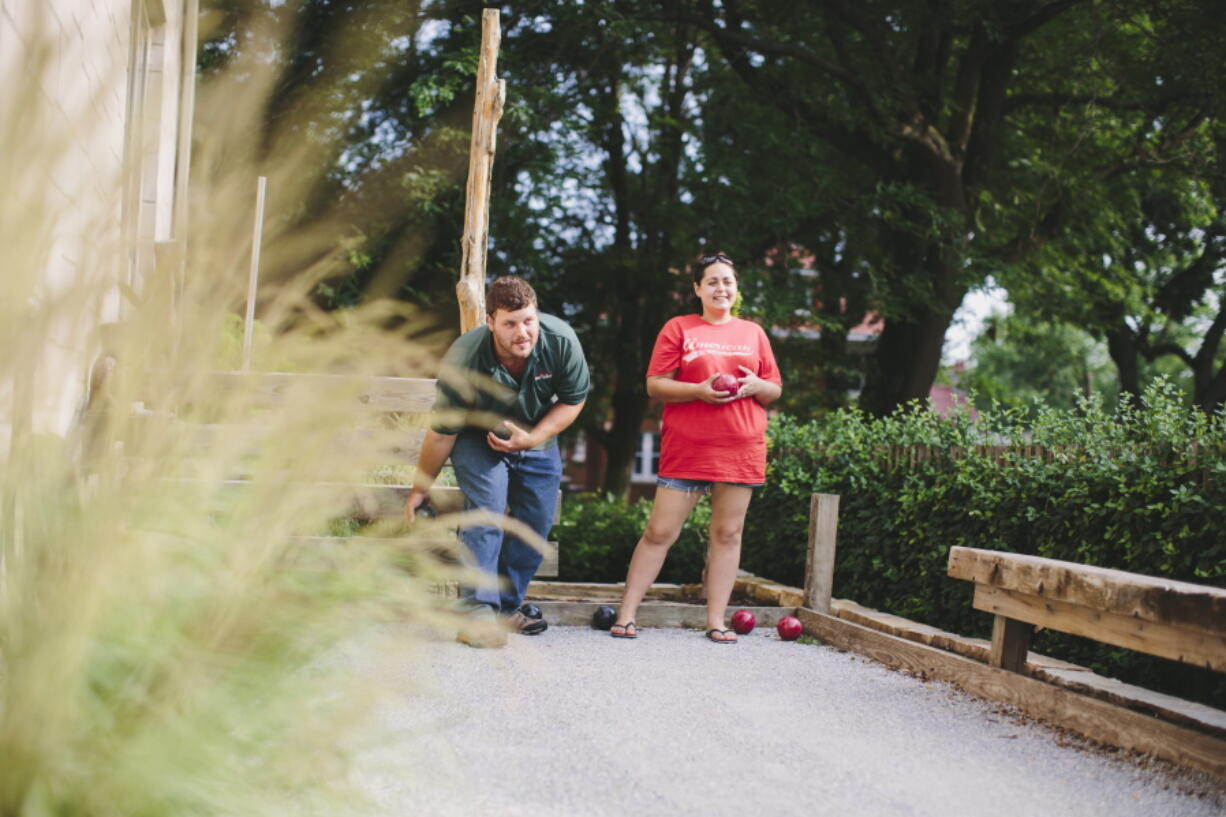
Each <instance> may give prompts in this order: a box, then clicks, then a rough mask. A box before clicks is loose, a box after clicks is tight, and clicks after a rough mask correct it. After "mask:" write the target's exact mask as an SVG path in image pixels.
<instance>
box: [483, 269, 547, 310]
mask: <svg viewBox="0 0 1226 817" xmlns="http://www.w3.org/2000/svg"><path fill="white" fill-rule="evenodd" d="M526 306H536V290H534V289H533V288H532V286H531V285H530V284H529V283H528V282H527V281H525V280H524V279H523V278H516V277H515V276H514V275H504V276H502V277H501V278H498V279H496V280H495V281H494V283H492V284H490V286H489V289H487V290H486V291H485V312H486V314H487V315H493V314H494V313H495V312H497V311H498V310H499V309H502V310H505V311H507V312H518V311H519V310H521V309H523V308H524V307H526Z"/></svg>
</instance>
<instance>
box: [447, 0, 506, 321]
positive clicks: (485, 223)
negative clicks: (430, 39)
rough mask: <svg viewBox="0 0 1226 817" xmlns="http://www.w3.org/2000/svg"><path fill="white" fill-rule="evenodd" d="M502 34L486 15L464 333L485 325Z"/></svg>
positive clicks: (468, 217)
mask: <svg viewBox="0 0 1226 817" xmlns="http://www.w3.org/2000/svg"><path fill="white" fill-rule="evenodd" d="M501 41H502V30H501V28H500V27H499V24H498V9H485V11H483V12H482V13H481V61H480V62H479V63H478V64H477V98H476V101H475V103H474V104H473V133H472V141H471V142H470V144H469V148H468V192H467V198H466V200H465V203H464V237H463V238H462V239H461V242H460V252H461V260H460V282H459V283H458V284H456V299H457V300H458V301H459V303H460V331H461V332H467V331H468V330H469V329H472V328H474V327H477V326H480V325H481V324H483V323H485V253H486V248H487V247H488V246H489V233H490V176H491V174H492V172H493V169H494V148H495V140H496V137H497V134H498V121H499V120H500V119H502V105H503V102H504V101H505V100H506V94H507V85H506V81H505V80H501V79H498V78H497V77H496V76H495V74H496V73H497V66H498V45H499V43H500V42H501Z"/></svg>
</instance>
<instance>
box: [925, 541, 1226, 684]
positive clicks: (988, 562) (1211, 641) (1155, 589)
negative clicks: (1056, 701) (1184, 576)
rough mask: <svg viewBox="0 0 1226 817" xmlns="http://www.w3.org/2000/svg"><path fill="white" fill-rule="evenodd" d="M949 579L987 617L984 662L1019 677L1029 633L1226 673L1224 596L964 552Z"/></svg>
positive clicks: (1011, 556) (955, 553)
mask: <svg viewBox="0 0 1226 817" xmlns="http://www.w3.org/2000/svg"><path fill="white" fill-rule="evenodd" d="M948 573H949V575H950V576H951V577H953V578H955V579H963V580H966V581H969V582H974V584H975V598H974V606H975V609H977V610H983V611H984V612H988V613H992V614H993V615H995V617H996V618H995V620H994V622H993V625H992V650H991V658H990V663H991V664H992V665H993V666H997V667H1001V668H1003V669H1007V670H1012V671H1014V672H1021V671H1023V670H1024V668H1025V665H1026V654H1027V651H1028V650H1029V647H1030V638H1031V635H1032V634H1033V632H1034V629H1035V627H1047V628H1050V629H1053V630H1059V631H1060V632H1064V633H1071V634H1072V635H1077V636H1082V637H1085V638H1091V639H1094V640H1096V641H1101V642H1103V643H1106V644H1111V645H1114V646H1117V647H1125V648H1128V649H1132V650H1137V651H1139V652H1144V653H1148V654H1150V655H1156V656H1161V657H1163V658H1169V659H1172V660H1175V661H1182V662H1184V663H1187V664H1194V665H1197V666H1201V667H1208V668H1209V669H1212V670H1217V671H1219V672H1223V671H1226V590H1221V589H1218V588H1215V587H1207V586H1203V585H1198V584H1191V583H1188V582H1176V581H1169V580H1166V579H1158V578H1152V577H1149V576H1142V575H1138V574H1136V573H1128V572H1125V571H1122V570H1110V569H1107V568H1102V567H1094V566H1090V565H1078V564H1073V563H1071V562H1062V561H1058V560H1056V559H1045V558H1042V557H1039V556H1026V555H1022V554H1017V553H1002V552H998V551H992V550H980V549H977V548H968V547H953V548H951V549H950V551H949V567H948Z"/></svg>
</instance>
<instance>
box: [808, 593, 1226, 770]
mask: <svg viewBox="0 0 1226 817" xmlns="http://www.w3.org/2000/svg"><path fill="white" fill-rule="evenodd" d="M796 615H797V617H798V618H800V620H801V623H802V624H804V626H805V630H806V632H808V633H809V634H811V635H813V636H815V637H817V638H819V639H821V640H822V641H824V642H826V643H827V644H830V645H831V646H834V647H837V648H839V649H843V650H849V651H853V652H856V653H859V654H862V655H865V656H867V657H869V658H872V659H873V660H875V661H878V662H880V663H882V664H885V665H886V666H889V667H893V668H895V669H900V670H904V671H907V672H911V673H915V674H917V675H922V676H923V677H927V678H932V679H936V680H941V681H948V682H950V683H953V684H955V685H957V686H958V687H960V688H962V689H963V690H965V691H966V692H968V693H970V694H972V695H976V696H978V697H981V698H987V699H989V700H993V701H1000V702H1002V703H1006V704H1010V705H1012V706H1015V707H1017V708H1018V709H1019V710H1021V711H1022V712H1024V713H1026V714H1027V715H1030V716H1031V717H1035V718H1039V719H1041V720H1043V721H1046V722H1048V723H1051V724H1055V725H1057V726H1062V727H1066V728H1068V729H1072V730H1074V731H1076V732H1078V733H1080V734H1082V735H1084V736H1086V737H1088V738H1091V739H1093V740H1097V741H1100V742H1103V743H1107V744H1110V745H1112V746H1119V747H1121V748H1124V749H1131V750H1135V751H1138V752H1143V753H1146V754H1151V755H1154V756H1155V757H1159V758H1162V759H1164V760H1169V761H1171V762H1173V763H1177V764H1180V765H1182V766H1187V767H1190V768H1193V769H1197V770H1199V771H1202V772H1206V773H1209V774H1212V775H1214V776H1216V777H1218V778H1220V779H1222V780H1226V740H1219V739H1217V738H1214V737H1212V736H1210V735H1206V734H1203V733H1201V732H1197V731H1194V730H1192V729H1187V728H1185V727H1182V726H1176V725H1174V724H1170V723H1167V722H1165V721H1162V720H1159V719H1157V718H1154V717H1152V716H1149V715H1143V714H1141V713H1138V712H1133V711H1131V710H1128V709H1124V708H1123V707H1119V706H1116V705H1114V704H1111V703H1107V702H1106V701H1101V700H1097V699H1095V698H1089V697H1086V696H1084V695H1081V694H1079V693H1076V692H1073V691H1071V690H1068V689H1064V688H1061V687H1058V686H1054V685H1052V684H1049V683H1046V682H1044V681H1039V680H1035V679H1033V678H1028V677H1026V676H1025V675H1020V674H1018V673H1014V672H1009V671H1007V670H1003V669H998V668H996V667H991V666H987V665H985V664H981V663H979V662H977V661H973V660H971V659H969V658H963V657H962V656H959V655H954V654H951V653H948V652H945V651H943V650H939V649H936V648H934V647H928V646H925V645H923V644H918V643H915V642H912V641H907V640H905V639H902V638H898V637H895V636H892V635H888V634H886V633H882V632H878V631H876V630H871V629H869V628H867V627H861V626H860V625H858V624H853V623H851V622H849V621H844V620H841V619H839V618H836V617H834V616H831V615H827V614H825V613H819V612H816V611H814V610H809V609H806V608H800V609H798V610H797V611H796Z"/></svg>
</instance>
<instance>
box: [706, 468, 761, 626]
mask: <svg viewBox="0 0 1226 817" xmlns="http://www.w3.org/2000/svg"><path fill="white" fill-rule="evenodd" d="M752 498H753V489H752V488H746V487H745V486H743V485H728V484H726V483H719V482H717V483H715V484H714V485H712V486H711V531H710V543H709V545H708V548H709V550H708V552H707V629H708V630H712V629H715V630H724V629H727V625H726V624H725V623H724V621H725V618H726V616H727V613H728V600H729V599H730V598H731V597H732V588H733V586H734V585H735V584H736V573H737V570H738V569H739V568H740V565H741V534H742V532H743V531H744V529H745V511H746V510H748V508H749V500H750V499H752ZM727 640H728V641H733V640H735V636H732V635H729V636H728V637H727Z"/></svg>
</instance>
